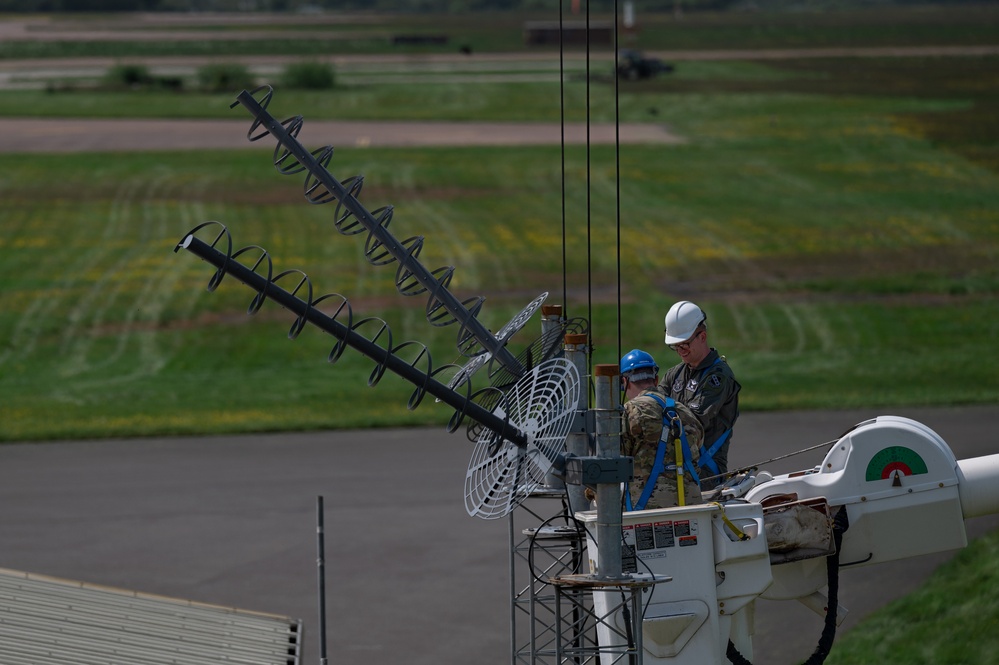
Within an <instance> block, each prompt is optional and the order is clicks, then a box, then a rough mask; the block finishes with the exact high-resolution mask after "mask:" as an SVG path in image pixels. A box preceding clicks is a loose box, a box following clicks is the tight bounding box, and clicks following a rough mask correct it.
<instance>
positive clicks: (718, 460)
mask: <svg viewBox="0 0 999 665" xmlns="http://www.w3.org/2000/svg"><path fill="white" fill-rule="evenodd" d="M707 318H708V317H707V315H706V314H705V313H704V311H703V310H701V308H700V307H698V306H697V305H695V304H694V303H692V302H690V301H689V300H681V301H680V302H677V303H674V304H673V306H672V307H670V308H669V312H667V313H666V344H667V345H668V346H669V348H671V349H673V350H674V351H676V353H677V355H679V356H680V360H681V362H680V363H679V364H677V365H675V366H674V367H671V368H670V369H669V370H667V371H666V373H665V374H664V375H663V378H662V381H660V382H659V386H660V387H661V388H662V389H663V391H664V392H665V393H666V394H667V395H668V396H670V397H672V398H673V399H674V400H676V401H677V402H680V403H681V404H685V405H687V407H688V408H689V409H690V410H691V411H693V412H694V414H695V415H696V416H697V418H698V419H699V420H700V421H701V425H702V426H703V428H704V445H703V447H702V448H701V454H700V459H699V460H698V473H699V475H700V476H701V479H702V480H701V489H702V490H707V489H711V488H712V487H714V486H716V485H718V484H719V483H720V482H721V480H722V479H715V480H707V481H705V480H704V479H705V478H708V477H710V476H717V475H719V474H724V473H726V472H727V471H728V447H729V445H730V444H731V443H732V428H733V427H734V426H735V421H736V420H737V419H738V418H739V389H740V388H741V386H740V385H739V382H738V381H736V380H735V374H733V373H732V369H731V368H730V367H729V366H728V363H727V362H725V357H724V356H722V355H719V353H718V351H717V350H715V349H713V348H711V347H710V346H709V345H708V329H707Z"/></svg>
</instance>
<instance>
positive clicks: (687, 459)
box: [649, 394, 701, 487]
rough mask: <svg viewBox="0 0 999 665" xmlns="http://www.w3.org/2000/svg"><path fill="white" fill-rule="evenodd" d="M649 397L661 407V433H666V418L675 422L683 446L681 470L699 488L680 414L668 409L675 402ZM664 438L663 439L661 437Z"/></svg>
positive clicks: (669, 398)
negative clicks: (687, 474) (685, 471)
mask: <svg viewBox="0 0 999 665" xmlns="http://www.w3.org/2000/svg"><path fill="white" fill-rule="evenodd" d="M649 397H651V398H652V399H654V400H656V402H658V403H659V406H661V407H663V431H664V433H665V431H666V425H667V418H668V419H669V421H675V422H676V423H677V427H679V429H680V443H681V444H682V445H683V468H685V469H686V470H687V473H689V474H690V477H691V479H693V481H694V482H695V483H697V486H698V487H700V486H701V479H700V477H699V475H698V473H697V468H696V467H695V466H694V456H693V455H691V454H690V444H688V443H687V432H686V431H685V430H684V429H683V421H682V420H680V414H679V413H677V412H676V411H670V410H668V409H673V408H675V407H676V400H674V399H673V398H672V397H667V398H666V399H665V400H663V399H662V398H661V397H659V396H658V395H653V394H649ZM663 438H665V437H663Z"/></svg>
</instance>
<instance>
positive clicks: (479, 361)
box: [448, 291, 548, 388]
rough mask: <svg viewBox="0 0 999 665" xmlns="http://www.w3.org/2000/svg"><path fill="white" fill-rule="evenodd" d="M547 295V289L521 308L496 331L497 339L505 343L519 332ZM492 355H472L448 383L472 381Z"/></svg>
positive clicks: (455, 385)
mask: <svg viewBox="0 0 999 665" xmlns="http://www.w3.org/2000/svg"><path fill="white" fill-rule="evenodd" d="M547 297H548V292H547V291H545V292H544V293H542V294H541V295H540V296H538V297H537V298H535V299H534V300H532V301H531V302H529V303H528V304H527V307H525V308H524V309H523V310H521V312H520V313H519V314H517V316H515V317H513V318H512V319H510V320H509V321H508V322H507V324H506V325H505V326H503V327H502V328H500V329H499V332H498V333H496V340H497V341H498V342H501V343H504V344H505V343H506V341H507V340H508V339H510V338H511V337H513V336H514V335H515V334H517V332H519V331H520V329H521V328H523V327H524V326H525V325H526V324H527V322H528V321H530V320H531V317H532V316H534V313H535V312H537V311H538V309H539V308H540V307H541V305H543V304H544V302H545V299H546V298H547ZM492 357H493V354H492V353H490V352H489V351H483V352H482V353H480V354H478V355H476V356H472V359H471V360H469V361H468V362H467V363H465V366H464V367H462V368H461V369H460V370H458V372H457V373H456V374H455V375H454V378H452V379H451V381H450V382H449V383H448V387H450V388H455V387H457V386H460V385H461V384H462V383H465V382H466V381H470V380H471V378H472V376H473V375H474V374H475V373H476V372H478V371H479V370H480V369H482V366H483V365H485V364H486V363H487V362H489V361H490V360H492ZM517 360H518V366H521V367H522V366H523V364H522V363H521V362H520V359H519V358H518V359H517Z"/></svg>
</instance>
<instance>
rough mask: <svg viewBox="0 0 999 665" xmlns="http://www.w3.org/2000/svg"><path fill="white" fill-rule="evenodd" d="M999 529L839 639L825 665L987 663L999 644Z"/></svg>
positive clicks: (972, 545)
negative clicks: (997, 589)
mask: <svg viewBox="0 0 999 665" xmlns="http://www.w3.org/2000/svg"><path fill="white" fill-rule="evenodd" d="M997 583H999V532H993V533H991V534H989V535H987V536H984V537H982V538H979V539H977V540H975V541H973V542H972V543H971V544H970V545H968V547H967V549H965V550H963V551H961V552H959V553H958V554H957V556H955V557H954V558H953V559H952V560H951V561H949V562H947V563H945V564H943V565H942V566H940V568H939V569H938V570H937V571H936V572H935V573H934V574H933V576H932V577H930V579H929V580H928V581H927V582H926V583H925V584H924V585H923V586H922V587H920V589H919V590H918V591H915V592H913V593H911V594H909V595H908V596H906V597H905V598H901V599H899V600H896V601H894V602H893V603H891V604H889V605H888V606H886V607H884V608H882V609H880V610H878V611H877V612H875V613H874V614H873V615H871V616H870V617H868V618H866V619H865V620H864V621H863V623H860V624H858V625H857V626H856V627H854V628H853V629H852V630H850V632H848V633H846V634H845V635H843V636H842V637H841V638H840V639H838V640H837V641H836V643H835V645H834V646H833V649H832V652H831V653H830V655H829V658H828V659H827V660H826V665H867V664H868V663H870V664H874V663H877V664H878V665H881V664H888V665H894V664H896V663H898V664H903V663H904V664H905V665H988V664H989V663H993V662H995V654H996V650H997V649H999V631H997V630H996V628H997V624H999V599H997V598H996V596H995V594H992V593H989V592H988V590H991V589H994V588H995V587H996V584H997Z"/></svg>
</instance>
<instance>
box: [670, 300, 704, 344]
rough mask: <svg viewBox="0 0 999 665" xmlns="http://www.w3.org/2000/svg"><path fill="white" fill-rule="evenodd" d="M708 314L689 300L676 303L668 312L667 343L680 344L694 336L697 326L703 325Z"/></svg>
mask: <svg viewBox="0 0 999 665" xmlns="http://www.w3.org/2000/svg"><path fill="white" fill-rule="evenodd" d="M706 318H707V316H706V315H705V314H704V312H702V311H701V308H700V307H698V306H697V305H695V304H694V303H692V302H690V301H689V300H681V301H680V302H678V303H674V304H673V306H672V307H670V308H669V311H668V312H666V343H667V344H679V343H681V342H686V341H687V340H688V339H690V338H691V337H693V336H694V331H695V330H697V326H699V325H701V324H702V323H703V322H704V320H705V319H706Z"/></svg>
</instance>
